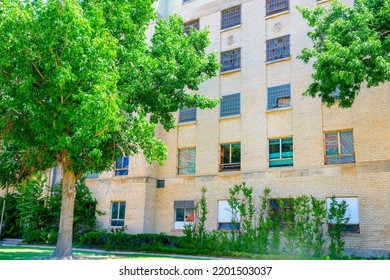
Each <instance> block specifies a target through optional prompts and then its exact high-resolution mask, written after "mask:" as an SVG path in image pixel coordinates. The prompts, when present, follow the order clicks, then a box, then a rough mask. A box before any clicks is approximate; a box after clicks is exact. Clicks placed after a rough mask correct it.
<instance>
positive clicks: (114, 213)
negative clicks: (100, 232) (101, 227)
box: [111, 202, 119, 219]
mask: <svg viewBox="0 0 390 280" xmlns="http://www.w3.org/2000/svg"><path fill="white" fill-rule="evenodd" d="M118 204H119V203H118V202H113V203H112V211H111V219H117V218H118V213H119V205H118Z"/></svg>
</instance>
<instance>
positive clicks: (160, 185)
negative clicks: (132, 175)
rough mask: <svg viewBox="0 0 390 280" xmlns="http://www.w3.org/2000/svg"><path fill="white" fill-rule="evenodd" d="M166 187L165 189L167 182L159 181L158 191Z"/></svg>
mask: <svg viewBox="0 0 390 280" xmlns="http://www.w3.org/2000/svg"><path fill="white" fill-rule="evenodd" d="M164 187H165V180H157V185H156V188H157V189H162V188H164Z"/></svg>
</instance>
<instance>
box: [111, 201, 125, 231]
mask: <svg viewBox="0 0 390 280" xmlns="http://www.w3.org/2000/svg"><path fill="white" fill-rule="evenodd" d="M125 212H126V202H125V201H113V202H111V226H112V227H123V226H124V225H125Z"/></svg>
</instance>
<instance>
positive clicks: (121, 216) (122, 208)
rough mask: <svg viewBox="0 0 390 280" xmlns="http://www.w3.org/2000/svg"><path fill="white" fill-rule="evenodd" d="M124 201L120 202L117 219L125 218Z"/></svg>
mask: <svg viewBox="0 0 390 280" xmlns="http://www.w3.org/2000/svg"><path fill="white" fill-rule="evenodd" d="M125 211H126V202H120V208H119V219H124V218H125Z"/></svg>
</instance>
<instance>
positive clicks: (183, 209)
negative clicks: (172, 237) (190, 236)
mask: <svg viewBox="0 0 390 280" xmlns="http://www.w3.org/2000/svg"><path fill="white" fill-rule="evenodd" d="M173 206H174V208H175V222H174V229H184V226H185V225H187V224H191V223H193V222H194V206H195V202H194V201H193V200H179V201H175V202H174V205H173Z"/></svg>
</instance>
